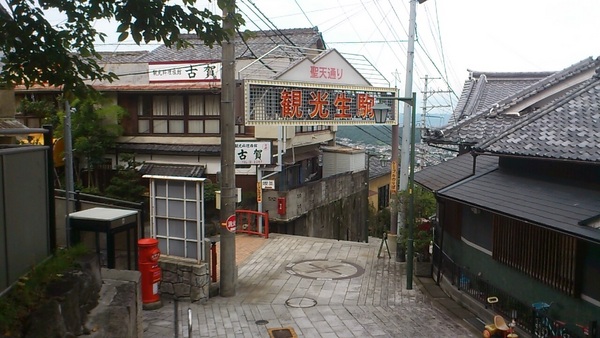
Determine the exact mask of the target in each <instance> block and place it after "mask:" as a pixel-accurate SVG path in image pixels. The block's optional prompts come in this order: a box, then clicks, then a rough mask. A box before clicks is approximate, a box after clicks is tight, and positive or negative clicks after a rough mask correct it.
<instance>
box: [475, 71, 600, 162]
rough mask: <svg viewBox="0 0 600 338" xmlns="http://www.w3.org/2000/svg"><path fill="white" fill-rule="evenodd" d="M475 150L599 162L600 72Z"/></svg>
mask: <svg viewBox="0 0 600 338" xmlns="http://www.w3.org/2000/svg"><path fill="white" fill-rule="evenodd" d="M474 150H476V151H480V152H487V153H493V154H500V155H519V156H529V157H539V158H549V159H561V160H573V161H586V162H600V74H599V71H597V74H596V76H595V77H593V78H592V79H590V80H588V81H586V82H583V83H582V84H580V85H579V86H578V87H576V88H574V89H573V90H572V91H571V92H570V93H569V94H568V95H567V96H565V97H563V98H561V99H559V100H557V101H555V102H554V103H552V104H551V105H549V106H547V107H545V108H544V109H542V110H540V111H538V112H536V113H533V114H531V115H530V116H528V117H526V118H525V119H523V120H522V121H520V122H519V123H517V124H515V125H514V126H512V127H510V128H508V129H507V130H505V131H504V132H503V133H501V134H499V135H497V136H496V137H494V138H492V139H489V140H487V141H485V142H483V143H481V144H479V145H478V146H477V147H475V148H474Z"/></svg>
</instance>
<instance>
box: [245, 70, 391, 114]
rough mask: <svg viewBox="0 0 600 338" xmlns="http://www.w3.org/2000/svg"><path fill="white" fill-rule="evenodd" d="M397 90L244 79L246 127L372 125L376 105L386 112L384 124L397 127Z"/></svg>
mask: <svg viewBox="0 0 600 338" xmlns="http://www.w3.org/2000/svg"><path fill="white" fill-rule="evenodd" d="M397 97H398V95H397V91H396V90H395V89H393V88H378V87H357V86H344V85H329V84H314V83H303V82H289V81H267V80H244V101H245V112H246V124H247V125H357V124H374V123H375V112H374V110H373V106H374V105H375V104H376V103H384V104H386V105H387V106H388V107H390V110H389V112H388V114H387V116H386V118H385V120H384V123H385V124H397V123H398V114H396V111H397V108H396V101H397V100H396V99H394V98H397Z"/></svg>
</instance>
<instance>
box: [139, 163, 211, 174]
mask: <svg viewBox="0 0 600 338" xmlns="http://www.w3.org/2000/svg"><path fill="white" fill-rule="evenodd" d="M139 171H140V173H141V174H142V175H144V176H148V177H149V176H152V177H188V178H202V176H203V175H204V166H201V165H193V164H166V163H144V164H142V166H141V168H140V170H139Z"/></svg>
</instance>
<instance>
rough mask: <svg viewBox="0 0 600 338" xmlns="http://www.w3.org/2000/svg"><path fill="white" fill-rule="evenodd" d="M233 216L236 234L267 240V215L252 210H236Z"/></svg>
mask: <svg viewBox="0 0 600 338" xmlns="http://www.w3.org/2000/svg"><path fill="white" fill-rule="evenodd" d="M235 216H236V220H235V222H236V224H237V229H236V232H238V233H240V232H241V233H245V234H250V235H259V236H262V237H264V238H269V214H268V213H266V212H260V211H254V210H236V211H235Z"/></svg>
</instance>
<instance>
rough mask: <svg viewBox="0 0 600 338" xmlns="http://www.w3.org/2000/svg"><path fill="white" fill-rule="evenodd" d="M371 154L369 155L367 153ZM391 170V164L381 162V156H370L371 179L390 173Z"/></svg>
mask: <svg viewBox="0 0 600 338" xmlns="http://www.w3.org/2000/svg"><path fill="white" fill-rule="evenodd" d="M367 156H369V155H367ZM390 172H391V166H390V164H389V163H388V164H384V163H382V162H381V158H379V157H378V156H369V179H370V180H372V179H375V178H377V177H381V176H385V175H389V174H390Z"/></svg>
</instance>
